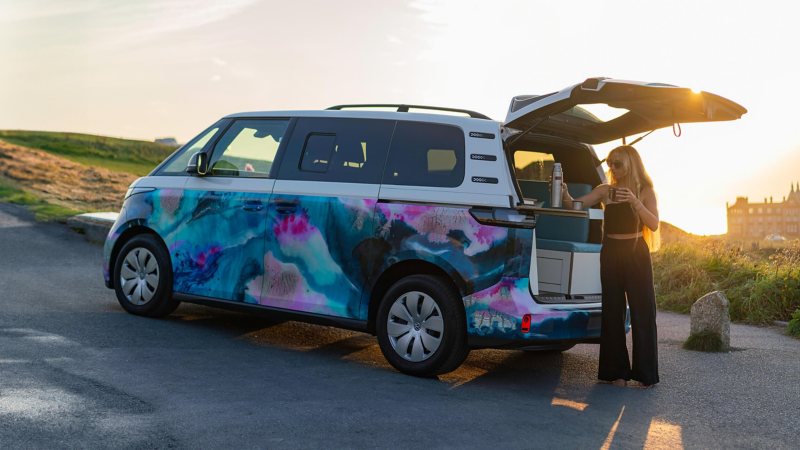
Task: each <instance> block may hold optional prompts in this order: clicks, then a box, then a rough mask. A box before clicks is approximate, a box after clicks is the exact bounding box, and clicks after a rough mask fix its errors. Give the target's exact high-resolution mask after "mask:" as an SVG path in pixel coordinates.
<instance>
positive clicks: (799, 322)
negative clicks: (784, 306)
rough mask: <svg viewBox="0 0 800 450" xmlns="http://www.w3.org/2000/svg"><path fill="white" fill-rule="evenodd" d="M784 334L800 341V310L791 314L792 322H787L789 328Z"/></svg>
mask: <svg viewBox="0 0 800 450" xmlns="http://www.w3.org/2000/svg"><path fill="white" fill-rule="evenodd" d="M786 333H787V334H788V335H789V336H793V337H796V338H798V339H800V309H798V310H797V311H795V312H794V314H792V320H790V321H789V326H787V327H786Z"/></svg>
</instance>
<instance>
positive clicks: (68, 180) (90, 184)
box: [0, 141, 138, 211]
mask: <svg viewBox="0 0 800 450" xmlns="http://www.w3.org/2000/svg"><path fill="white" fill-rule="evenodd" d="M0 176H1V177H3V178H6V179H9V180H11V181H12V182H14V183H15V184H17V185H18V186H19V187H21V188H23V189H25V190H26V191H28V192H30V193H31V194H34V195H36V196H37V197H39V198H42V199H44V200H45V201H47V202H48V203H53V204H57V205H62V206H66V207H69V208H72V209H76V210H80V211H119V209H120V207H121V206H122V200H123V197H124V196H125V191H127V190H128V186H129V185H130V184H131V183H132V182H133V181H134V180H136V178H138V177H137V176H136V175H131V174H129V173H123V172H113V171H111V170H108V169H103V168H99V167H90V166H84V165H82V164H78V163H74V162H72V161H69V160H67V159H64V158H61V157H58V156H54V155H51V154H49V153H45V152H43V151H39V150H34V149H30V148H27V147H20V146H18V145H12V144H9V143H7V142H4V141H0Z"/></svg>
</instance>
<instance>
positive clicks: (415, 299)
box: [376, 275, 469, 376]
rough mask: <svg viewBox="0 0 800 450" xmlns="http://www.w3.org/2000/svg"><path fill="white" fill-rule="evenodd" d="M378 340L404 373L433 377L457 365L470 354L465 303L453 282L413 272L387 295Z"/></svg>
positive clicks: (453, 368)
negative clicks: (413, 273)
mask: <svg viewBox="0 0 800 450" xmlns="http://www.w3.org/2000/svg"><path fill="white" fill-rule="evenodd" d="M376 328H377V333H378V344H379V345H380V347H381V351H382V352H383V355H384V357H386V360H387V361H389V363H390V364H391V365H392V366H393V367H394V368H395V369H397V370H399V371H400V372H403V373H406V374H409V375H415V376H434V375H441V374H444V373H448V372H452V371H453V370H455V369H457V368H458V367H459V366H460V365H461V364H462V363H463V362H464V360H465V359H467V355H469V347H467V321H466V313H465V311H464V305H463V304H462V302H461V298H460V297H459V295H458V292H457V290H456V289H455V287H454V286H452V285H451V284H450V283H448V282H447V280H445V279H443V278H440V277H436V276H432V275H412V276H409V277H406V278H403V279H402V280H400V281H398V282H397V283H395V284H394V286H392V287H391V289H389V291H388V292H387V293H386V295H384V297H383V300H382V301H381V304H380V307H379V308H378V316H377V327H376Z"/></svg>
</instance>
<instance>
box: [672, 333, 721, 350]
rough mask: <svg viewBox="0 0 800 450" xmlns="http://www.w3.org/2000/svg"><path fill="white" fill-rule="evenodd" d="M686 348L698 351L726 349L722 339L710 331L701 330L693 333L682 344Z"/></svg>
mask: <svg viewBox="0 0 800 450" xmlns="http://www.w3.org/2000/svg"><path fill="white" fill-rule="evenodd" d="M681 348H683V349H684V350H695V351H698V352H722V351H724V350H723V349H722V348H723V344H722V339H720V338H719V336H717V335H716V334H714V333H712V332H710V331H701V332H700V333H697V334H692V335H690V336H689V339H686V341H685V342H684V343H683V344H682V345H681Z"/></svg>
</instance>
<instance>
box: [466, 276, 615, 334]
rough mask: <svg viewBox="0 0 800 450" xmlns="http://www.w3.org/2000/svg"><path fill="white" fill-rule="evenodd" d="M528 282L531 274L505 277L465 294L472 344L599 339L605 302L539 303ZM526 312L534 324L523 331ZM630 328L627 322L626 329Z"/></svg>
mask: <svg viewBox="0 0 800 450" xmlns="http://www.w3.org/2000/svg"><path fill="white" fill-rule="evenodd" d="M528 284H529V279H528V278H503V279H501V280H500V282H499V283H497V284H496V285H494V286H492V287H490V288H488V289H484V290H482V291H480V292H476V293H474V294H472V295H469V296H467V297H464V307H465V309H466V313H467V333H468V339H469V344H470V346H472V347H475V348H481V347H499V348H519V347H529V346H540V345H560V344H575V343H596V342H598V341H599V339H600V323H601V320H602V319H601V318H602V308H601V304H602V303H601V302H595V303H592V304H582V305H581V304H559V305H545V304H539V303H536V302H535V301H534V299H533V297H532V295H531V294H530V291H529V289H528ZM526 315H529V316H530V326H529V328H528V331H527V332H523V331H522V321H523V318H524V317H525V316H526ZM629 317H630V316H629ZM627 323H628V324H630V321H628V322H627ZM629 329H630V326H629V325H626V332H627V331H628V330H629Z"/></svg>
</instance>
